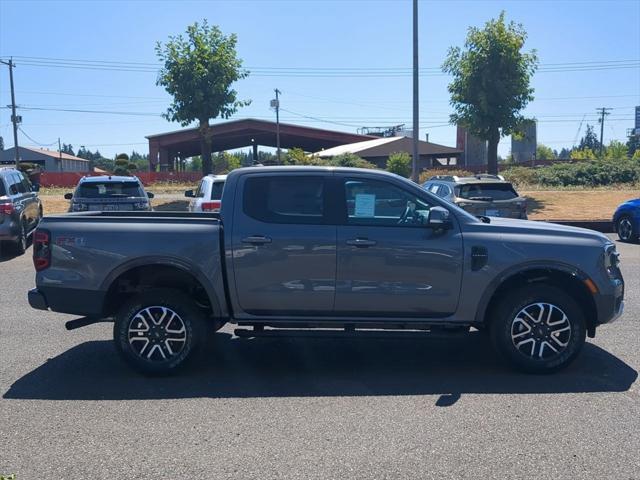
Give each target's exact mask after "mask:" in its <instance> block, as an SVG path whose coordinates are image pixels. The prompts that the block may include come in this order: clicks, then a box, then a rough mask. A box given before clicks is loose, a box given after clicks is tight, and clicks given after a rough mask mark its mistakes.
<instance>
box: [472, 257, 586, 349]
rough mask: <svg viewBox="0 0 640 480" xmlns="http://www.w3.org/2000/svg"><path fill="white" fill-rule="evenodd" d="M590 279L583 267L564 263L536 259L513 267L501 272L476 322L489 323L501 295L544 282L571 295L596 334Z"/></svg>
mask: <svg viewBox="0 0 640 480" xmlns="http://www.w3.org/2000/svg"><path fill="white" fill-rule="evenodd" d="M587 280H590V279H589V276H588V275H586V274H585V273H584V272H582V271H581V270H579V269H577V268H575V267H573V266H570V265H564V264H550V263H549V264H547V263H535V264H529V265H526V266H519V267H514V268H511V269H509V270H507V271H505V272H503V273H502V274H501V275H499V276H498V277H497V278H496V279H495V280H494V281H493V282H492V283H491V284H490V285H489V286H488V287H487V289H486V290H485V292H484V294H483V296H482V299H481V301H480V307H479V308H478V311H477V312H476V318H475V322H476V323H477V324H479V325H488V323H489V322H490V320H491V315H492V314H493V312H494V311H495V308H496V307H497V305H498V303H499V302H500V299H501V298H503V297H504V295H506V294H508V292H510V291H513V290H515V289H517V288H520V287H523V286H525V285H531V284H534V283H542V284H544V285H550V286H555V287H557V288H560V289H562V290H563V291H565V292H567V293H568V294H569V295H571V296H572V297H573V298H574V299H575V300H576V301H577V303H578V305H579V306H580V308H581V309H582V311H583V313H584V318H585V321H586V327H587V333H588V335H589V337H594V336H595V329H596V326H597V324H598V318H597V308H596V303H595V299H594V298H593V295H592V293H591V292H590V291H589V288H588V287H587V285H586V284H585V283H584V282H585V281H587Z"/></svg>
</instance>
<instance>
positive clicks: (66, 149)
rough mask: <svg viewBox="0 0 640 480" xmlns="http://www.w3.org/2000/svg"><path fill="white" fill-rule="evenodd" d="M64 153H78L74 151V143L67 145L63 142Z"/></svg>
mask: <svg viewBox="0 0 640 480" xmlns="http://www.w3.org/2000/svg"><path fill="white" fill-rule="evenodd" d="M62 153H66V154H68V155H73V156H75V155H76V154H75V153H73V145H71V144H69V145H67V144H66V143H63V144H62Z"/></svg>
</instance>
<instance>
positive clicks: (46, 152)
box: [4, 146, 89, 162]
mask: <svg viewBox="0 0 640 480" xmlns="http://www.w3.org/2000/svg"><path fill="white" fill-rule="evenodd" d="M14 148H15V147H11V148H8V149H6V150H4V152H9V151H11V152H13V151H14ZM18 148H19V149H20V153H21V155H20V156H21V157H22V153H23V152H24V151H25V150H26V151H30V152H35V153H39V154H41V155H46V156H48V157H51V158H56V159H58V158H60V157H62V159H63V160H76V161H78V162H88V161H89V160H87V159H86V158H80V157H76V156H75V155H69V154H68V153H64V152H62V153H60V152H58V151H56V150H48V149H45V148H39V147H23V146H20V147H18ZM25 153H26V152H25ZM12 155H13V154H12ZM23 161H25V162H26V161H28V159H26V158H23Z"/></svg>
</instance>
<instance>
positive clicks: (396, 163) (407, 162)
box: [387, 152, 411, 178]
mask: <svg viewBox="0 0 640 480" xmlns="http://www.w3.org/2000/svg"><path fill="white" fill-rule="evenodd" d="M387 171H388V172H391V173H395V174H396V175H400V176H401V177H405V178H409V176H410V175H411V155H409V154H408V153H407V152H395V153H392V154H391V155H389V160H387Z"/></svg>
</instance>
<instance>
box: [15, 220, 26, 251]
mask: <svg viewBox="0 0 640 480" xmlns="http://www.w3.org/2000/svg"><path fill="white" fill-rule="evenodd" d="M28 241H29V238H28V237H27V227H26V225H25V224H24V221H22V222H20V232H19V233H18V239H17V240H16V243H15V252H16V255H18V256H19V255H24V252H26V251H27V247H28Z"/></svg>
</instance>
